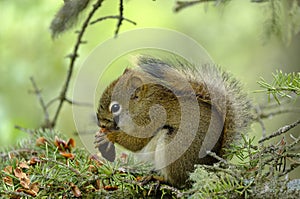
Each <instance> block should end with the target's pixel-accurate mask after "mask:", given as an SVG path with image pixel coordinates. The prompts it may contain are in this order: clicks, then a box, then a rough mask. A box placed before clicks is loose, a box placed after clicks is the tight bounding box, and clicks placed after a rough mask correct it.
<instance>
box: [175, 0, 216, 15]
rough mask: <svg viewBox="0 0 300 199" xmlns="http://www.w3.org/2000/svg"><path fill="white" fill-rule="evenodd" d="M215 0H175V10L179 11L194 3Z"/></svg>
mask: <svg viewBox="0 0 300 199" xmlns="http://www.w3.org/2000/svg"><path fill="white" fill-rule="evenodd" d="M209 1H215V0H196V1H176V6H175V9H174V10H175V12H179V11H181V10H182V9H184V8H187V7H190V6H193V5H196V4H198V3H203V2H209Z"/></svg>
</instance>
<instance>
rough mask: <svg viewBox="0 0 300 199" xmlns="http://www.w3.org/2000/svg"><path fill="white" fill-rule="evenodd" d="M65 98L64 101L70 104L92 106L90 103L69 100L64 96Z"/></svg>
mask: <svg viewBox="0 0 300 199" xmlns="http://www.w3.org/2000/svg"><path fill="white" fill-rule="evenodd" d="M65 100H66V102H68V103H69V104H72V105H78V106H88V107H93V104H91V103H85V102H75V101H73V100H70V99H68V98H66V99H65Z"/></svg>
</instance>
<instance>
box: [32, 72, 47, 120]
mask: <svg viewBox="0 0 300 199" xmlns="http://www.w3.org/2000/svg"><path fill="white" fill-rule="evenodd" d="M30 81H31V83H32V86H33V89H34V93H35V94H36V96H37V98H38V100H39V102H40V105H41V107H42V110H43V112H44V117H45V125H48V124H49V123H50V119H49V113H48V110H47V106H46V104H45V102H44V99H43V97H42V94H41V91H40V89H39V88H38V86H37V84H36V82H35V80H34V78H33V77H30Z"/></svg>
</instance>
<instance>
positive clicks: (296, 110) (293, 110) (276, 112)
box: [260, 107, 300, 119]
mask: <svg viewBox="0 0 300 199" xmlns="http://www.w3.org/2000/svg"><path fill="white" fill-rule="evenodd" d="M283 113H300V109H299V108H295V107H293V108H287V107H286V108H280V109H278V110H274V111H272V112H269V113H264V112H261V114H260V118H261V119H264V118H269V117H272V116H275V115H279V114H283Z"/></svg>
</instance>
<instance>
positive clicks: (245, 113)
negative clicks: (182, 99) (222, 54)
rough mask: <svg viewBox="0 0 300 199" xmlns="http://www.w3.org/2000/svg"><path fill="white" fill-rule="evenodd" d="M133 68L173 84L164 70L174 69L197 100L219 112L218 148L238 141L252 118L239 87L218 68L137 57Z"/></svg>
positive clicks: (180, 60)
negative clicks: (220, 142) (221, 137)
mask: <svg viewBox="0 0 300 199" xmlns="http://www.w3.org/2000/svg"><path fill="white" fill-rule="evenodd" d="M137 65H138V66H140V67H141V68H142V70H144V71H146V72H147V73H150V74H151V75H153V76H155V77H157V78H161V79H167V80H168V81H177V80H176V78H174V75H170V78H168V77H166V76H168V68H172V69H174V70H175V71H177V72H178V74H179V75H183V77H184V78H185V79H186V80H187V81H188V82H189V83H190V84H191V85H192V87H193V88H194V90H195V92H196V96H197V98H198V100H199V99H200V100H203V101H204V102H207V103H209V104H211V105H212V106H214V107H215V108H216V109H217V110H218V111H219V112H221V113H222V114H223V117H224V127H223V131H224V132H223V139H222V148H228V147H229V145H230V144H231V143H232V142H233V141H235V140H240V139H239V137H240V136H241V134H242V133H243V132H245V130H246V129H247V127H248V126H249V124H250V122H251V118H253V117H252V114H251V106H252V105H251V102H250V100H249V99H248V97H247V94H246V92H244V91H243V90H242V85H241V83H240V82H239V81H238V80H236V79H235V78H234V77H232V75H230V74H229V73H227V72H225V71H223V70H221V69H220V67H218V66H216V65H212V64H207V65H200V66H196V65H193V64H191V63H189V62H187V61H185V60H183V59H180V58H177V57H173V58H172V59H160V58H154V57H149V56H140V57H138V62H137ZM162 68H165V71H162ZM158 71H159V72H158ZM173 74H174V73H173ZM221 154H223V151H221Z"/></svg>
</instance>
